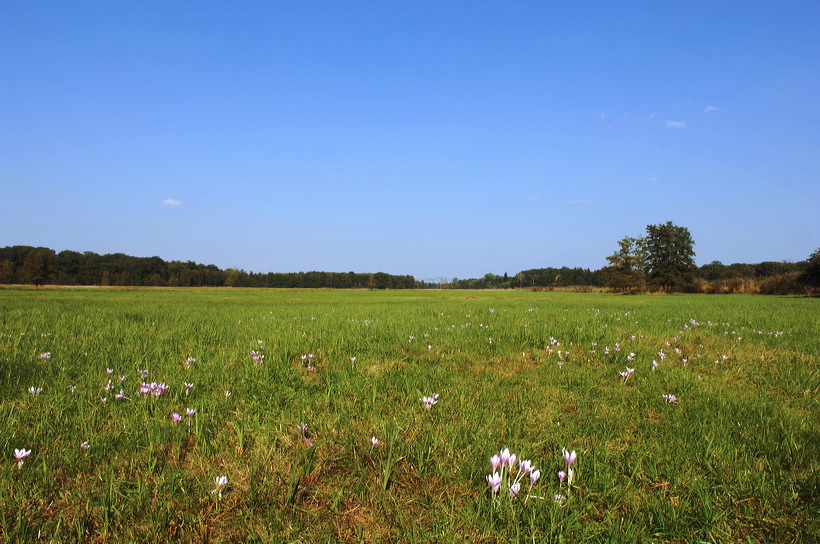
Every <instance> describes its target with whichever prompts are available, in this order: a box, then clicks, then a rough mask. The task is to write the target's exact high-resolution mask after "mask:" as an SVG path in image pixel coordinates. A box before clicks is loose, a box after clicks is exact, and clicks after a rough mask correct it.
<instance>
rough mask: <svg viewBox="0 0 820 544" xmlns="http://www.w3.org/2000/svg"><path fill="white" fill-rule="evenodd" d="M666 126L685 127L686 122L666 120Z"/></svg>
mask: <svg viewBox="0 0 820 544" xmlns="http://www.w3.org/2000/svg"><path fill="white" fill-rule="evenodd" d="M666 126H667V127H669V128H685V127H686V123H684V122H683V121H667V122H666Z"/></svg>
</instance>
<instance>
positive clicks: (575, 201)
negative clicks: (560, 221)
mask: <svg viewBox="0 0 820 544" xmlns="http://www.w3.org/2000/svg"><path fill="white" fill-rule="evenodd" d="M567 204H569V205H571V206H578V205H581V204H592V201H591V200H586V199H579V200H570V201H569V202H567Z"/></svg>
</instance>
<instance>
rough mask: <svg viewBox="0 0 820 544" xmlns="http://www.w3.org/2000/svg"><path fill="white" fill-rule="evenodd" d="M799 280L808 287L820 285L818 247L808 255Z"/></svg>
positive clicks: (819, 253) (819, 252) (819, 255)
mask: <svg viewBox="0 0 820 544" xmlns="http://www.w3.org/2000/svg"><path fill="white" fill-rule="evenodd" d="M800 281H801V282H802V283H804V284H805V285H808V286H809V287H813V288H818V287H820V248H817V249H816V250H814V253H812V254H811V255H810V256H809V259H808V260H807V261H806V269H805V270H804V271H803V273H802V274H801V275H800Z"/></svg>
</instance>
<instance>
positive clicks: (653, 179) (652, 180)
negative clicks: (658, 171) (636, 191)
mask: <svg viewBox="0 0 820 544" xmlns="http://www.w3.org/2000/svg"><path fill="white" fill-rule="evenodd" d="M646 181H650V182H652V183H655V182H657V181H658V178H656V177H655V176H652V177H651V178H649V179H647V180H646Z"/></svg>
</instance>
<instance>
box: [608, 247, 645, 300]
mask: <svg viewBox="0 0 820 544" xmlns="http://www.w3.org/2000/svg"><path fill="white" fill-rule="evenodd" d="M618 246H619V249H618V251H616V252H615V253H613V254H612V255H610V256H609V257H607V258H606V260H607V262H609V266H607V267H606V268H604V273H605V275H606V279H607V286H608V287H611V288H613V289H615V290H617V291H621V292H626V293H639V292H641V291H643V290H644V289H645V288H646V272H645V271H644V269H645V268H646V260H645V255H644V251H643V246H642V243H641V240H640V239H638V238H632V237H629V236H626V237H624V238H623V239H622V240H619V241H618Z"/></svg>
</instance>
